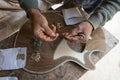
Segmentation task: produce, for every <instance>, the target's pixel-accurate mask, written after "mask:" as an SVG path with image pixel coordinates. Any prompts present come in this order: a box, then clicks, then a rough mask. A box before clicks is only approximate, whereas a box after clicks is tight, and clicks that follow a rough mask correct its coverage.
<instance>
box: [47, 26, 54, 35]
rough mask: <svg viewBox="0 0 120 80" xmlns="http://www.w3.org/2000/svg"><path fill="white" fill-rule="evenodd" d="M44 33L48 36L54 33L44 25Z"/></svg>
mask: <svg viewBox="0 0 120 80" xmlns="http://www.w3.org/2000/svg"><path fill="white" fill-rule="evenodd" d="M45 33H46V34H47V35H48V36H50V37H55V36H56V35H55V33H54V32H53V31H52V30H51V29H50V28H49V26H48V27H45Z"/></svg>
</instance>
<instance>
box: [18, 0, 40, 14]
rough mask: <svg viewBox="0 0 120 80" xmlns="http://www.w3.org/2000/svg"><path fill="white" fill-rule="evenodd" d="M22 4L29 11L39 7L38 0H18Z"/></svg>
mask: <svg viewBox="0 0 120 80" xmlns="http://www.w3.org/2000/svg"><path fill="white" fill-rule="evenodd" d="M18 1H19V4H20V6H21V7H22V8H23V9H24V10H25V11H26V12H27V11H28V10H30V9H38V0H18Z"/></svg>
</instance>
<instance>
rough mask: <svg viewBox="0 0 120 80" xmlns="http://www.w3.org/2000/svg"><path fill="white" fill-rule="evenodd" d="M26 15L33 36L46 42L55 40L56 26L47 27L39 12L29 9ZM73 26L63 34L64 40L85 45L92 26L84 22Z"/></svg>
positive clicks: (56, 35) (56, 34)
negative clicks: (29, 21)
mask: <svg viewBox="0 0 120 80" xmlns="http://www.w3.org/2000/svg"><path fill="white" fill-rule="evenodd" d="M28 15H29V17H30V20H31V22H32V27H33V32H34V35H35V36H36V37H37V38H40V39H41V40H44V41H47V42H51V41H54V40H56V39H57V37H58V36H59V34H58V33H56V26H55V25H53V24H52V25H50V26H48V22H47V20H46V18H45V17H44V16H43V15H42V14H41V13H40V12H39V10H37V9H30V10H29V11H28ZM74 26H75V28H74V29H72V30H71V31H69V32H66V33H63V36H64V38H65V39H67V40H69V41H75V42H81V43H86V42H87V41H88V38H89V36H90V35H91V33H92V30H93V27H92V25H91V24H90V23H89V22H87V21H85V22H82V23H79V24H76V25H74Z"/></svg>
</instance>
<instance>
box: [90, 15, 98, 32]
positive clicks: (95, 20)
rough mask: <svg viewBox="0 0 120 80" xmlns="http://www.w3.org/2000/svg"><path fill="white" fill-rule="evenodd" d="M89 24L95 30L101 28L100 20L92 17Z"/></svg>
mask: <svg viewBox="0 0 120 80" xmlns="http://www.w3.org/2000/svg"><path fill="white" fill-rule="evenodd" d="M88 22H89V23H90V24H91V25H92V26H93V28H94V29H93V30H96V29H97V28H98V27H99V23H98V20H97V19H96V18H94V17H90V18H89V19H88Z"/></svg>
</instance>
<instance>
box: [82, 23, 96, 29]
mask: <svg viewBox="0 0 120 80" xmlns="http://www.w3.org/2000/svg"><path fill="white" fill-rule="evenodd" d="M83 23H84V24H86V25H87V26H89V27H90V28H91V29H92V31H93V30H94V27H93V25H92V24H91V23H90V22H89V21H84V22H83Z"/></svg>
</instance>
